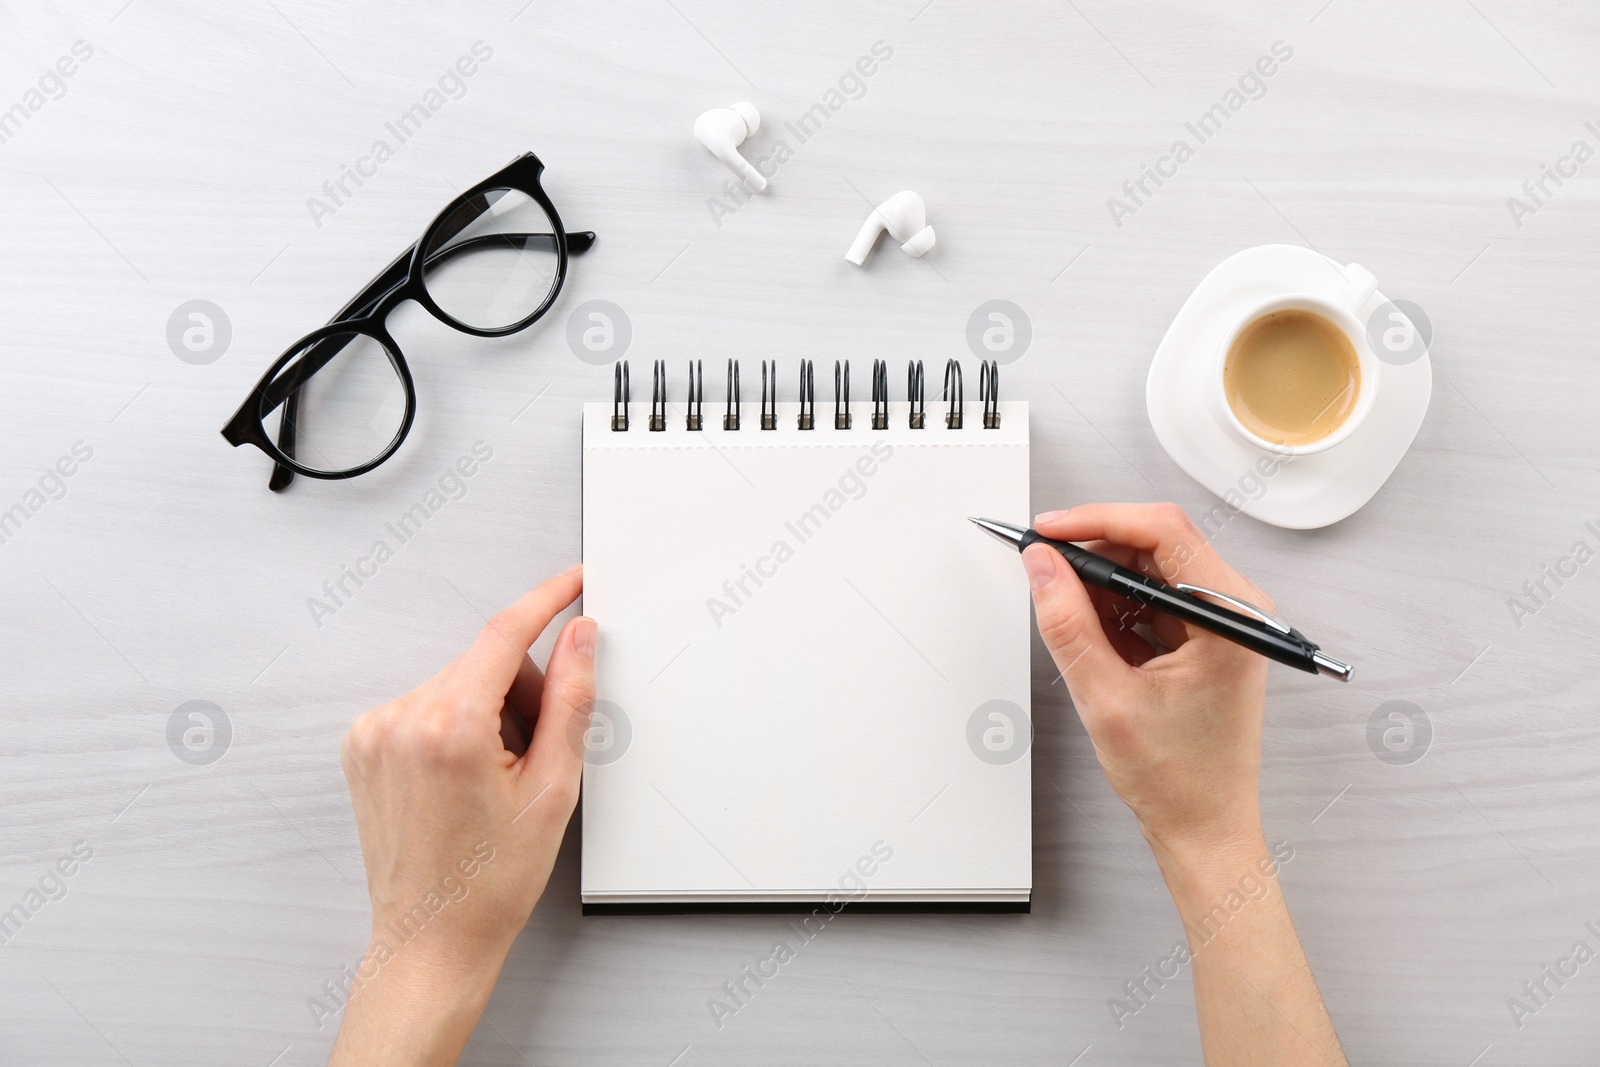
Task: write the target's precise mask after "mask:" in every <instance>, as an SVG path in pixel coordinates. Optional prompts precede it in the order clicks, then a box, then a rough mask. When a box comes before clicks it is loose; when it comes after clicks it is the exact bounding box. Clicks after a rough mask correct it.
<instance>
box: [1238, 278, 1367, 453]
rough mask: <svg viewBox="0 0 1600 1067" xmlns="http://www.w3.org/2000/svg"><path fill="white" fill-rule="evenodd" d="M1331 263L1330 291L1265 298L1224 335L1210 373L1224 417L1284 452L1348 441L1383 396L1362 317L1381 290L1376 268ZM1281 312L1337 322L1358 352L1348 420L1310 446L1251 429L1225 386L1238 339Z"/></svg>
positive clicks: (1255, 440) (1247, 435)
mask: <svg viewBox="0 0 1600 1067" xmlns="http://www.w3.org/2000/svg"><path fill="white" fill-rule="evenodd" d="M1329 267H1330V276H1329V285H1328V287H1327V289H1326V290H1325V291H1323V292H1320V293H1317V292H1305V293H1284V294H1281V295H1279V296H1274V297H1272V298H1271V299H1268V300H1263V301H1261V302H1260V303H1258V304H1256V305H1255V306H1253V307H1251V308H1249V309H1247V310H1246V311H1245V312H1244V313H1243V314H1241V315H1240V316H1239V317H1238V319H1237V320H1236V321H1235V322H1234V325H1233V327H1232V329H1230V330H1228V332H1227V334H1226V335H1224V336H1223V338H1222V344H1221V345H1220V346H1219V347H1218V349H1217V353H1216V367H1215V369H1214V370H1213V372H1212V375H1211V402H1212V404H1213V405H1214V406H1215V407H1216V408H1217V409H1218V411H1219V413H1220V414H1221V417H1222V419H1223V421H1224V422H1226V423H1227V425H1229V426H1231V427H1232V428H1233V431H1234V432H1235V433H1237V434H1238V435H1239V436H1240V437H1242V438H1244V440H1245V441H1247V442H1249V443H1250V444H1253V445H1255V446H1257V447H1258V448H1262V449H1265V450H1267V451H1269V452H1274V453H1276V454H1278V455H1280V456H1309V455H1311V454H1312V453H1314V452H1322V451H1325V450H1327V449H1330V448H1332V447H1334V446H1335V445H1337V444H1340V443H1341V442H1343V441H1346V440H1348V439H1349V437H1350V435H1351V434H1353V433H1355V432H1356V428H1357V427H1359V426H1360V425H1361V423H1362V421H1363V420H1365V419H1366V417H1367V415H1368V414H1369V413H1371V411H1372V405H1373V403H1374V402H1375V401H1376V400H1377V397H1378V357H1377V356H1376V355H1374V354H1373V352H1372V346H1371V344H1369V343H1368V341H1367V330H1366V327H1365V326H1364V325H1363V324H1362V322H1361V320H1360V318H1358V316H1359V315H1360V313H1361V311H1362V309H1363V307H1364V306H1365V304H1366V302H1367V300H1368V299H1370V298H1371V296H1372V292H1373V290H1374V289H1376V288H1377V286H1378V280H1377V279H1376V278H1374V277H1373V276H1372V272H1371V271H1369V270H1367V269H1366V268H1365V267H1363V266H1361V265H1360V264H1357V263H1351V264H1350V265H1348V266H1346V267H1343V268H1339V267H1334V266H1333V265H1332V264H1331V263H1330V264H1329ZM1333 271H1338V272H1339V275H1338V276H1337V277H1334V276H1333V274H1332V272H1333ZM1278 311H1309V312H1311V313H1313V314H1315V315H1320V316H1321V317H1322V318H1324V319H1327V320H1328V321H1329V322H1331V323H1333V324H1334V325H1335V326H1337V327H1338V328H1339V330H1340V331H1342V332H1343V333H1344V335H1345V338H1346V339H1347V340H1348V341H1349V342H1350V346H1351V348H1353V349H1354V350H1355V353H1356V362H1357V364H1358V366H1359V369H1360V374H1359V377H1358V379H1357V381H1356V401H1355V404H1354V405H1353V406H1352V407H1351V409H1350V414H1349V415H1347V416H1345V420H1344V422H1342V423H1340V424H1339V428H1338V429H1336V430H1334V431H1333V432H1332V433H1330V434H1329V435H1328V436H1326V437H1324V438H1321V439H1320V440H1317V441H1312V442H1310V443H1309V444H1303V445H1286V444H1283V443H1281V442H1278V441H1269V440H1267V439H1266V438H1264V437H1261V436H1259V435H1257V434H1255V433H1252V432H1251V431H1250V430H1248V429H1246V428H1245V425H1244V423H1243V422H1241V421H1239V416H1238V415H1236V414H1234V411H1233V405H1231V404H1229V403H1228V396H1227V391H1226V389H1225V388H1224V386H1223V371H1224V368H1225V367H1226V365H1227V362H1228V352H1229V351H1230V350H1231V349H1232V348H1233V343H1234V342H1235V341H1236V340H1238V338H1239V335H1240V334H1241V333H1243V332H1244V331H1245V329H1246V328H1247V327H1249V326H1250V325H1251V324H1253V323H1254V322H1255V321H1256V320H1257V319H1260V318H1262V317H1264V316H1266V315H1271V314H1273V313H1274V312H1278Z"/></svg>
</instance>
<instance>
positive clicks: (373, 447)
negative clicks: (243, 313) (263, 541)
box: [222, 152, 595, 492]
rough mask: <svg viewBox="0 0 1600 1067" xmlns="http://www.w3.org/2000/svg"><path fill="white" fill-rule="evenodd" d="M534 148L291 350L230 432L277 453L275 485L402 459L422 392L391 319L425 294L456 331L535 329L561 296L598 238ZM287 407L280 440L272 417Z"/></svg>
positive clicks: (225, 431) (451, 210)
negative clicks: (572, 214) (549, 190)
mask: <svg viewBox="0 0 1600 1067" xmlns="http://www.w3.org/2000/svg"><path fill="white" fill-rule="evenodd" d="M543 171H544V164H543V163H541V162H539V159H538V157H537V156H535V155H534V154H533V153H531V152H529V153H526V154H524V155H521V156H518V157H517V158H516V159H514V160H512V161H511V163H510V164H508V165H507V166H506V167H505V168H504V169H503V170H501V171H500V172H499V173H497V174H493V175H491V176H490V177H488V178H486V179H485V180H483V181H481V182H479V183H478V184H477V185H475V186H473V187H472V188H471V189H468V190H467V191H466V192H464V193H462V194H461V195H460V196H458V197H456V198H455V199H454V200H453V201H451V202H450V204H449V205H448V206H447V207H446V208H445V209H444V210H443V211H442V212H440V213H439V215H438V217H436V218H435V219H434V220H433V222H431V223H429V225H428V228H427V229H426V230H424V231H423V232H422V239H421V240H419V241H418V242H417V243H416V244H414V245H412V246H411V247H410V248H408V249H406V250H405V251H404V252H402V253H401V254H400V256H399V257H398V258H397V259H395V261H394V262H393V263H390V264H389V265H388V266H387V267H385V268H384V269H383V271H382V272H381V273H379V274H378V276H377V277H375V278H373V279H372V281H370V282H368V283H367V285H366V287H365V288H363V289H362V290H361V292H359V293H357V294H356V296H355V299H354V300H351V301H350V302H349V303H348V304H346V305H345V306H344V307H343V308H341V309H340V311H339V313H338V314H337V315H335V316H334V317H333V319H332V321H330V322H329V323H328V324H327V325H326V326H323V327H322V328H321V329H317V330H313V331H311V332H310V333H308V334H306V335H305V336H304V337H302V338H300V340H298V341H296V342H295V343H294V344H293V345H291V346H290V347H289V349H288V351H286V352H284V354H283V355H281V356H279V357H278V361H277V362H276V363H274V364H273V365H272V367H271V369H269V370H268V371H267V373H266V374H264V375H262V377H261V380H260V381H258V382H257V383H256V385H255V388H254V389H252V390H251V391H250V397H249V399H247V400H246V401H245V402H244V404H243V405H242V406H241V407H240V408H239V410H238V411H237V412H235V413H234V415H233V418H231V419H229V420H228V424H227V425H226V426H224V427H223V428H222V436H223V437H225V438H227V440H228V442H229V443H230V444H232V445H234V446H235V447H238V446H239V445H246V444H249V445H255V446H256V447H257V448H259V449H261V451H263V452H265V453H266V454H267V455H268V456H270V457H272V459H273V461H274V463H275V467H274V468H273V471H272V478H271V480H270V481H269V482H268V483H267V485H268V487H269V488H270V489H272V490H273V491H274V492H278V491H281V490H283V489H285V488H287V487H288V485H289V483H290V482H291V481H293V480H294V476H295V475H296V474H304V475H306V476H307V477H311V478H328V479H339V478H354V477H355V476H356V475H358V474H365V473H367V472H368V471H370V470H372V469H373V468H374V467H376V466H378V465H379V464H380V463H382V462H383V461H384V460H386V459H388V458H389V457H390V456H392V455H394V452H395V450H396V449H397V448H399V447H400V443H401V442H402V441H404V440H405V439H406V434H407V433H408V432H410V430H411V421H412V418H413V417H414V416H415V415H416V409H417V396H416V390H415V388H414V387H413V386H412V382H411V370H410V368H409V367H407V366H406V359H405V356H404V355H402V354H401V352H400V346H399V345H398V344H396V343H395V340H394V338H393V337H392V336H390V334H389V330H388V327H387V326H386V325H385V322H386V320H387V319H388V317H389V313H390V312H391V311H393V310H394V309H395V308H397V307H399V306H400V305H401V304H403V303H405V302H406V301H408V300H415V301H416V302H417V303H419V304H421V305H422V306H423V307H425V308H427V309H428V311H429V313H430V314H432V315H433V317H434V318H436V319H438V320H439V321H440V322H442V323H444V324H445V325H446V326H450V327H453V328H455V329H457V330H460V331H461V332H462V333H470V334H473V335H474V336H477V337H503V336H505V335H506V334H512V333H516V332H517V331H518V330H524V329H527V328H528V327H529V326H531V325H532V324H533V323H534V322H536V321H537V320H538V319H539V318H540V317H541V316H542V315H544V313H545V312H546V311H548V310H550V307H551V305H552V304H554V303H555V299H556V296H557V295H558V294H559V293H560V292H561V285H562V283H563V282H564V281H565V280H566V277H567V256H568V255H569V254H572V255H577V254H579V253H582V252H586V251H588V250H589V249H590V248H591V247H593V245H594V240H595V237H594V234H593V233H592V232H589V231H585V232H582V233H572V234H569V233H567V232H566V231H565V230H564V229H562V227H561V217H560V216H559V215H557V214H556V209H555V207H554V206H553V205H552V204H551V203H550V198H549V197H548V196H546V195H545V192H544V189H543V187H542V186H541V185H540V184H539V176H540V174H541V173H542V172H543ZM280 407H281V408H282V409H283V412H282V415H281V416H280V418H279V422H278V439H277V440H276V441H274V440H273V439H272V438H271V436H270V435H269V434H268V433H267V428H266V424H265V420H266V419H267V418H268V417H269V416H271V414H272V413H273V411H275V410H277V409H278V408H280Z"/></svg>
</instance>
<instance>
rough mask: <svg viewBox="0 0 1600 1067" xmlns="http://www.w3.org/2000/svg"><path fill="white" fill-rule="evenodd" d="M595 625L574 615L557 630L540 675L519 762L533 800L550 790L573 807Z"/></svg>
mask: <svg viewBox="0 0 1600 1067" xmlns="http://www.w3.org/2000/svg"><path fill="white" fill-rule="evenodd" d="M598 637H599V628H598V627H597V626H596V625H595V621H594V620H593V619H591V618H588V617H587V616H583V615H580V616H578V617H577V618H576V619H573V620H572V621H571V622H569V623H567V625H566V626H565V627H563V628H562V630H561V634H560V636H559V637H557V638H556V646H555V648H554V649H553V650H552V651H551V653H550V665H549V668H548V669H547V670H546V671H545V680H544V697H543V699H542V700H541V702H540V706H539V720H538V722H536V723H535V724H534V727H533V743H532V744H531V745H529V746H528V754H527V755H526V756H525V757H523V763H524V765H525V768H526V774H527V777H528V779H529V786H530V790H531V791H532V792H533V794H534V795H537V793H538V792H540V791H543V790H545V789H547V788H549V787H551V786H555V787H557V791H556V795H557V796H559V797H563V798H570V799H571V800H573V801H575V800H576V799H577V795H578V783H579V781H580V779H581V778H582V775H583V751H584V750H583V740H584V735H585V734H586V733H587V731H588V727H589V716H590V713H591V712H592V711H593V710H594V652H595V645H596V643H597V641H598Z"/></svg>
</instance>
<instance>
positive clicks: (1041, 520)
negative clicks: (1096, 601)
mask: <svg viewBox="0 0 1600 1067" xmlns="http://www.w3.org/2000/svg"><path fill="white" fill-rule="evenodd" d="M1034 528H1035V529H1036V530H1038V531H1039V532H1040V533H1041V534H1044V535H1045V536H1046V537H1054V538H1057V539H1059V540H1063V541H1089V540H1104V541H1110V542H1113V543H1114V544H1119V545H1126V546H1128V547H1130V548H1134V549H1138V550H1140V551H1143V552H1148V553H1149V554H1150V556H1151V560H1152V562H1153V564H1154V567H1155V575H1154V577H1159V578H1161V579H1162V580H1163V581H1165V582H1169V583H1173V582H1190V583H1193V584H1195V585H1203V586H1206V587H1207V588H1210V589H1216V590H1218V591H1219V592H1223V593H1229V594H1231V595H1233V596H1237V597H1243V598H1244V599H1245V600H1249V601H1251V602H1253V603H1256V604H1259V605H1261V606H1262V607H1264V608H1266V609H1267V610H1268V611H1272V610H1275V609H1274V608H1273V606H1272V603H1271V600H1270V598H1268V597H1267V595H1266V594H1265V593H1263V592H1262V591H1261V590H1260V589H1258V588H1256V586H1255V585H1253V584H1252V583H1251V582H1249V581H1248V580H1246V579H1245V577H1244V576H1243V575H1241V574H1240V573H1239V572H1238V571H1236V570H1234V569H1233V568H1232V567H1230V566H1228V565H1227V564H1226V563H1224V562H1223V560H1222V557H1221V556H1219V555H1217V553H1216V551H1215V550H1214V549H1213V548H1212V547H1211V544H1210V542H1209V541H1207V540H1206V538H1205V535H1204V534H1202V533H1201V532H1200V530H1199V529H1198V528H1197V527H1196V526H1195V525H1194V523H1193V522H1191V521H1189V516H1188V515H1187V514H1186V513H1185V512H1184V510H1183V509H1182V508H1180V507H1178V506H1177V505H1176V504H1085V505H1083V506H1081V507H1076V508H1073V509H1071V510H1070V511H1056V512H1048V513H1046V514H1044V515H1040V516H1038V517H1036V518H1035V519H1034ZM1147 573H1148V571H1147Z"/></svg>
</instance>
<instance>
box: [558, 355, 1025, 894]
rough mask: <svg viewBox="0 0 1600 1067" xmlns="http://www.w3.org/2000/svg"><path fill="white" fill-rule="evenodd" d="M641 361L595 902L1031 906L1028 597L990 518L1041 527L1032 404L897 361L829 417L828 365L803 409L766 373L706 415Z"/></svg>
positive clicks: (593, 464)
mask: <svg viewBox="0 0 1600 1067" xmlns="http://www.w3.org/2000/svg"><path fill="white" fill-rule="evenodd" d="M624 369H625V368H624V367H623V366H621V365H619V366H618V368H617V375H618V380H617V389H618V396H617V397H616V398H614V400H613V403H610V404H603V403H602V404H594V403H591V404H587V405H585V407H584V413H583V563H584V611H585V613H586V614H588V615H590V616H592V617H594V618H595V619H597V620H598V621H599V624H600V637H599V647H598V651H597V657H596V696H597V700H596V706H595V712H594V715H593V718H592V720H591V725H590V728H589V733H588V736H587V738H586V739H585V741H586V749H587V752H586V758H585V766H584V778H583V794H582V820H583V824H582V825H583V858H582V899H583V903H584V908H585V911H586V912H587V913H594V912H603V911H640V910H645V911H648V910H653V909H671V910H684V909H690V910H692V909H695V908H698V907H706V908H709V909H714V908H717V907H726V906H737V905H767V906H776V905H790V906H793V905H800V906H810V905H812V904H829V905H833V906H835V910H837V907H842V906H843V905H842V904H841V903H840V902H841V901H848V902H853V903H862V904H866V905H868V906H871V905H874V904H878V905H884V904H888V905H900V906H908V905H909V906H918V905H921V906H929V907H938V906H951V907H952V908H957V907H960V906H963V905H972V906H984V905H988V906H990V907H991V908H998V909H1000V910H1023V909H1025V908H1026V906H1027V902H1028V901H1029V899H1030V892H1031V887H1032V829H1031V782H1030V767H1029V762H1030V761H1029V747H1030V741H1031V736H1032V731H1031V727H1030V725H1029V710H1030V708H1029V645H1030V618H1029V597H1028V589H1027V582H1026V579H1025V577H1024V574H1023V570H1022V568H1021V566H1020V565H1019V564H1018V561H1017V558H1016V555H1015V553H1012V552H1008V551H1006V550H1005V549H1004V548H1003V547H1002V546H999V545H997V544H996V543H995V542H994V540H993V539H992V538H990V537H987V536H985V535H984V534H983V533H982V532H980V531H979V530H978V529H977V528H976V527H974V526H973V525H972V524H971V523H970V522H968V521H967V517H968V516H969V515H976V516H987V517H995V518H1000V519H1005V520H1012V521H1017V520H1020V519H1023V518H1025V517H1026V516H1028V515H1029V514H1030V511H1029V508H1028V407H1027V404H1026V403H1021V402H1016V401H1000V400H999V399H998V373H997V372H996V374H995V378H994V382H995V388H994V389H992V390H991V389H990V388H989V383H990V379H989V377H988V375H989V372H990V370H991V365H987V364H986V365H985V367H984V368H983V373H984V378H983V385H984V387H985V388H984V390H983V392H984V393H985V396H984V397H983V399H982V400H981V401H980V402H979V403H972V402H970V401H966V400H965V399H964V397H963V398H962V400H961V402H959V403H957V402H953V401H952V402H945V401H924V402H922V403H920V405H919V404H917V403H914V402H913V400H910V399H908V400H905V401H894V402H890V401H889V400H888V391H889V390H888V385H887V371H886V368H884V367H883V366H882V365H878V366H876V367H875V369H874V374H873V387H872V399H871V400H870V402H869V401H865V400H861V399H857V401H856V402H855V403H854V404H853V405H852V404H850V403H849V402H848V400H847V397H848V370H847V369H846V372H845V375H843V376H841V375H840V374H839V373H838V369H837V368H836V373H835V383H836V388H835V394H834V395H833V396H831V397H829V398H828V399H827V400H825V401H824V403H823V404H822V405H820V407H819V405H817V404H816V400H815V396H816V390H815V388H814V385H812V386H811V388H810V389H809V395H808V391H807V388H806V387H807V385H810V383H811V381H812V379H814V376H815V375H814V369H813V368H812V366H811V364H810V363H809V361H804V362H802V364H801V366H800V368H798V370H799V373H800V379H801V383H802V388H801V400H800V401H798V402H793V401H784V402H781V403H780V402H778V401H777V399H776V397H777V392H778V389H777V385H778V382H779V373H780V367H779V366H778V365H777V364H776V362H774V363H772V364H769V363H767V362H766V361H763V362H762V370H763V373H764V374H765V373H767V372H768V371H769V369H770V374H771V381H770V384H764V385H763V386H762V389H761V402H760V404H755V403H751V402H748V401H744V400H743V394H742V393H737V392H736V390H737V386H736V385H735V383H734V381H733V379H732V375H733V369H732V368H730V369H729V382H728V391H729V392H730V393H735V394H736V395H738V396H739V398H740V401H741V402H739V403H730V402H729V401H728V400H726V399H724V398H721V397H719V398H717V400H716V401H715V402H713V403H712V404H710V405H707V404H706V403H705V402H704V399H703V393H704V381H703V376H702V378H701V380H700V381H698V382H693V381H687V382H685V381H681V380H680V383H679V385H678V387H677V389H673V388H671V387H670V385H669V383H668V382H667V377H666V368H665V367H664V366H663V365H662V364H660V363H659V362H658V363H657V365H656V368H655V370H656V375H655V380H654V382H653V386H652V399H651V405H650V410H649V414H646V413H645V411H644V405H643V404H642V403H641V404H637V405H633V404H627V403H625V402H624V393H623V381H622V374H623V371H624ZM796 370H797V368H796V367H795V366H794V365H793V364H790V365H789V367H788V368H787V373H788V375H790V376H792V375H794V374H795V373H796ZM956 370H957V373H959V367H958V368H956ZM719 377H721V375H719ZM841 377H842V378H843V382H844V388H843V392H842V395H841V392H840V389H839V384H840V379H841ZM790 380H791V381H792V380H793V378H792V377H791V378H790ZM908 383H909V386H910V387H909V388H908V394H910V395H911V396H912V397H915V396H916V395H917V394H918V393H919V392H920V373H916V374H915V377H910V376H908ZM718 384H722V383H720V382H719V383H718ZM752 384H753V383H752ZM950 391H951V392H952V393H956V395H957V396H960V393H958V392H956V390H955V389H951V390H950ZM919 408H920V411H919ZM952 415H956V416H957V417H951V416H952ZM807 423H808V424H809V425H810V427H811V428H809V429H802V428H801V426H802V424H807ZM691 424H693V425H697V426H698V427H699V428H698V429H691V428H690V426H691ZM914 424H917V425H916V428H914ZM763 427H771V428H763Z"/></svg>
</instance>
